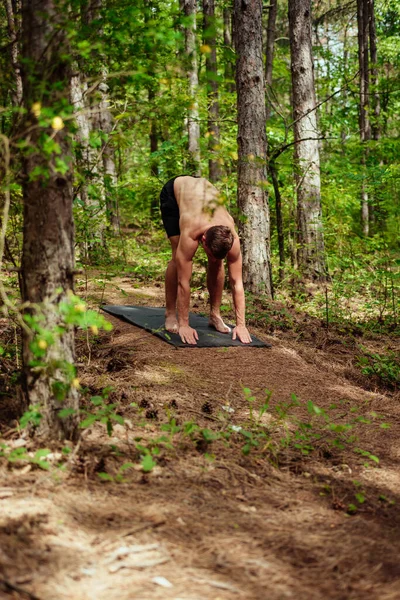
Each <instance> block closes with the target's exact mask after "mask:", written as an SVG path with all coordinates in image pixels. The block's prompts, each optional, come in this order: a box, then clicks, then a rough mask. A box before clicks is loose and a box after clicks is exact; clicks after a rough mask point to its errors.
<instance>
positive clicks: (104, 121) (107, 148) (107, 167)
mask: <svg viewBox="0 0 400 600" xmlns="http://www.w3.org/2000/svg"><path fill="white" fill-rule="evenodd" d="M104 79H105V77H104ZM99 91H100V94H101V95H100V102H99V125H100V130H101V131H102V132H103V133H105V134H106V140H105V142H104V143H103V146H102V162H103V180H104V190H105V196H106V209H107V221H108V223H109V226H110V228H111V231H112V232H113V233H114V234H117V233H119V231H120V222H119V210H118V199H117V183H118V181H117V169H116V167H115V149H114V145H113V139H112V135H111V134H112V131H113V129H114V119H113V116H112V114H111V110H110V96H109V92H108V85H107V84H106V82H105V80H104V81H102V83H101V84H100V86H99Z"/></svg>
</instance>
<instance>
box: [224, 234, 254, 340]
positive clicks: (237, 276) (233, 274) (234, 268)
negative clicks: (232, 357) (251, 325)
mask: <svg viewBox="0 0 400 600" xmlns="http://www.w3.org/2000/svg"><path fill="white" fill-rule="evenodd" d="M229 255H231V256H229ZM227 258H228V273H229V281H230V284H231V290H232V298H233V304H234V306H235V314H236V327H235V328H234V330H233V333H232V339H233V340H235V339H236V337H237V338H238V339H239V340H240V341H241V342H242V343H243V344H249V343H250V342H251V337H250V333H249V332H248V330H247V327H246V320H245V312H246V307H245V298H244V288H243V275H242V253H241V251H240V245H239V240H238V239H237V240H235V242H234V245H233V246H232V250H231V252H230V253H229V254H228V257H227Z"/></svg>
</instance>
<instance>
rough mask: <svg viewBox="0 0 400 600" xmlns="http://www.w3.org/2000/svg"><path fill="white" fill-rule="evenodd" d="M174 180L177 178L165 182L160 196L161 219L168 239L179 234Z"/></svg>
mask: <svg viewBox="0 0 400 600" xmlns="http://www.w3.org/2000/svg"><path fill="white" fill-rule="evenodd" d="M178 177H180V175H178ZM175 179H177V177H174V178H173V179H170V180H169V181H167V183H166V184H165V185H164V187H163V189H162V190H161V194H160V207H161V217H162V222H163V224H164V229H165V231H166V232H167V235H168V237H172V236H173V235H180V233H181V230H180V229H179V206H178V203H177V201H176V198H175V194H174V181H175Z"/></svg>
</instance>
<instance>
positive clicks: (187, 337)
mask: <svg viewBox="0 0 400 600" xmlns="http://www.w3.org/2000/svg"><path fill="white" fill-rule="evenodd" d="M178 334H179V335H180V338H181V340H182V342H183V343H184V344H197V341H196V340H198V339H199V336H198V334H197V331H196V330H195V329H193V328H192V327H190V325H183V326H182V327H179V331H178Z"/></svg>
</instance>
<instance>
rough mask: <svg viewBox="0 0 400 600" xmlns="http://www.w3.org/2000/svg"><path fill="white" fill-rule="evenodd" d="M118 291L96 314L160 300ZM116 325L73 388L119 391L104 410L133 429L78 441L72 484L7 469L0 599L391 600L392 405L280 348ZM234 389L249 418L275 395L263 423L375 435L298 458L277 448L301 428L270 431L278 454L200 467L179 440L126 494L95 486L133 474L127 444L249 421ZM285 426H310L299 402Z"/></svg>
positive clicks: (398, 572) (1, 493) (230, 452)
mask: <svg viewBox="0 0 400 600" xmlns="http://www.w3.org/2000/svg"><path fill="white" fill-rule="evenodd" d="M119 285H120V287H122V288H123V287H125V289H126V290H127V292H128V294H129V295H128V297H124V298H123V299H121V296H120V295H119V293H118V292H113V291H107V292H106V294H105V298H104V299H105V301H106V302H108V303H113V302H114V303H125V304H131V303H132V304H138V303H143V304H148V305H157V304H159V303H161V296H160V290H159V289H158V288H149V289H148V290H143V289H142V290H141V292H140V293H139V292H134V293H133V292H132V291H131V289H130V287H129V284H128V282H124V281H123V280H122V281H121V282H120V284H119ZM110 320H111V321H112V322H113V324H114V326H115V329H114V331H113V332H112V334H111V335H107V336H103V337H101V338H100V343H99V344H96V346H94V347H93V348H92V349H91V354H90V366H89V367H87V362H88V351H87V348H86V347H85V343H84V342H82V343H81V345H80V346H79V354H80V356H78V360H79V361H80V362H81V364H82V365H84V366H82V368H81V379H82V384H83V385H85V386H87V387H89V388H90V390H91V392H92V393H97V392H98V390H101V389H102V388H104V387H105V386H107V385H112V386H113V387H114V389H115V392H113V395H112V396H111V399H112V400H113V401H114V400H115V401H117V402H118V403H119V404H120V412H121V414H122V415H123V416H124V417H125V418H126V419H127V421H126V423H127V427H128V430H126V429H125V427H123V426H121V425H117V426H116V427H115V429H114V431H113V434H112V437H111V438H107V436H106V435H105V430H104V426H102V425H100V424H98V425H95V426H94V427H93V428H92V429H91V430H90V431H89V432H85V434H84V439H83V441H82V444H81V446H80V448H79V450H78V451H77V453H76V456H75V457H74V458H73V460H71V464H72V465H73V469H72V472H71V471H69V472H68V473H66V474H59V475H58V476H57V475H56V476H54V475H53V476H52V475H50V476H49V474H47V473H42V472H38V471H37V470H30V471H29V472H26V471H27V469H26V468H25V469H22V471H21V469H15V468H11V467H10V468H9V469H8V470H7V471H6V470H3V473H2V476H3V477H2V484H1V485H2V487H1V488H0V508H1V512H0V598H4V599H6V598H11V597H14V598H21V599H22V598H29V597H30V598H32V597H33V596H32V594H33V595H35V596H36V597H37V598H40V599H41V600H55V599H57V600H64V599H67V598H68V599H71V598H73V599H77V600H89V599H90V600H128V599H129V600H131V599H133V598H135V600H158V599H163V600H164V599H165V600H169V599H171V600H172V599H174V600H217V599H221V600H228V599H238V600H240V599H243V600H253V599H254V600H264V599H265V600H266V599H268V600H281V599H284V598H293V599H296V600H298V599H300V600H303V599H304V600H313V599H315V600H317V599H318V600H319V599H321V598H327V599H332V600H333V599H335V600H349V599H357V600H358V599H364V598H365V600H367V599H368V600H373V599H377V600H378V599H379V600H395V599H397V598H400V561H399V556H400V554H399V551H400V535H399V533H400V517H399V513H398V505H399V502H400V494H399V489H400V487H399V483H400V482H399V479H400V476H399V469H398V462H399V457H400V435H399V434H400V408H399V405H398V401H397V402H396V401H395V398H394V397H393V396H389V395H384V394H381V393H377V392H375V393H374V392H371V391H366V390H365V389H363V388H362V387H360V386H357V385H355V384H352V383H351V381H349V379H347V378H346V377H345V373H346V369H345V366H344V363H343V361H340V360H338V359H337V357H336V356H335V355H333V354H331V353H330V352H329V351H317V350H313V349H310V348H309V347H308V348H305V346H304V345H302V344H300V343H299V342H296V340H294V339H288V338H285V337H284V336H282V337H281V339H280V338H279V336H275V337H266V336H265V334H264V333H263V332H262V331H260V330H258V331H257V335H259V336H260V337H264V338H265V339H267V341H270V342H271V343H272V344H273V347H272V349H249V348H229V349H223V350H219V349H218V350H215V349H183V350H176V349H174V348H173V347H172V346H169V345H168V344H165V343H164V342H162V341H161V340H159V339H157V338H155V337H153V336H152V335H150V334H148V333H146V332H143V331H142V330H139V329H137V328H135V327H133V326H130V325H127V324H124V323H122V322H119V321H117V320H116V319H113V318H110ZM85 365H86V366H85ZM243 387H248V388H250V389H251V390H252V392H253V393H254V395H255V397H256V400H255V404H259V403H262V401H263V399H264V398H265V392H264V390H265V389H268V390H270V391H272V392H273V396H272V400H271V411H272V408H273V407H276V406H278V405H280V404H282V403H284V402H288V401H289V400H290V398H291V394H296V396H297V398H298V399H299V400H300V401H308V400H311V401H313V402H314V403H315V404H317V405H318V406H319V407H321V408H325V409H328V407H329V406H331V405H332V404H336V405H337V407H338V408H337V409H334V414H335V418H336V420H335V422H336V423H337V422H340V419H342V421H343V422H347V421H348V419H349V415H351V414H356V415H361V414H362V415H364V417H365V418H368V420H370V421H371V423H370V424H362V423H361V424H360V425H359V426H358V425H357V436H358V438H359V441H358V442H357V444H353V445H351V446H350V445H349V447H346V448H344V449H343V450H338V451H336V450H332V448H330V447H328V446H327V445H324V442H323V441H322V442H321V441H320V440H318V439H317V438H316V440H315V447H316V450H315V451H314V452H311V453H310V455H306V456H304V455H302V453H301V452H299V451H297V452H296V451H295V450H294V449H293V448H288V449H287V450H285V449H282V447H281V446H279V444H282V442H280V439H281V438H284V437H285V433H287V431H288V430H289V431H293V435H294V434H295V427H296V425H295V421H294V420H293V419H292V420H291V419H288V420H287V424H286V425H285V426H284V425H283V424H282V422H279V423H277V424H275V425H274V423H272V422H271V427H274V428H275V429H274V431H275V433H274V437H273V440H274V444H276V445H277V452H276V453H274V452H272V451H271V452H267V453H265V452H264V454H263V452H262V448H258V449H256V450H255V451H254V452H252V453H250V455H249V456H245V455H243V453H242V452H241V444H240V443H239V442H234V441H233V440H232V442H230V443H229V444H224V443H223V442H222V441H217V442H214V443H213V444H212V445H211V446H210V447H208V446H207V453H206V454H205V453H204V452H203V451H202V448H201V445H200V444H197V445H196V444H193V443H192V442H190V443H189V441H186V442H185V441H183V442H179V443H178V445H177V446H176V447H174V448H173V449H171V450H170V451H168V452H161V454H160V457H159V458H158V459H157V462H158V465H157V467H155V468H154V469H153V471H152V472H151V473H148V474H146V473H143V472H142V470H141V469H140V465H138V464H136V466H135V467H134V468H132V469H129V470H128V471H127V473H126V477H125V479H126V481H125V482H122V483H116V482H115V481H108V482H101V481H100V479H99V477H98V475H97V472H99V471H103V472H107V473H111V474H113V475H114V477H115V475H116V474H118V469H119V467H120V465H121V464H123V463H124V462H126V460H132V456H135V451H134V450H133V449H132V440H133V437H134V436H136V437H139V436H141V437H145V438H146V437H147V438H149V437H155V436H160V435H162V432H161V431H160V424H162V423H166V422H167V421H168V417H169V418H171V414H173V415H174V417H175V418H176V421H177V423H180V424H182V423H187V422H188V421H189V420H193V421H195V422H196V423H198V424H199V426H200V427H202V428H209V429H210V430H211V429H213V428H214V427H216V426H218V425H220V420H221V418H225V419H229V421H230V422H231V423H232V424H234V425H237V426H238V427H239V426H241V425H243V423H247V422H248V421H249V403H248V402H247V401H246V400H244V396H243ZM132 402H134V403H135V404H136V405H137V407H132V406H131V403H132ZM138 407H139V408H138ZM271 411H268V412H267V413H266V414H265V415H264V416H263V417H262V419H263V420H264V421H266V422H268V419H269V420H271V419H272V417H271V414H272V413H271ZM274 414H275V413H274ZM293 414H294V415H295V416H296V418H297V419H298V420H300V421H301V420H302V419H306V417H307V411H306V409H305V405H304V403H302V404H301V405H300V406H296V407H294V408H293ZM221 415H222V416H221ZM138 421H142V422H143V421H144V422H145V423H146V426H145V427H141V428H140V427H138ZM382 422H389V423H390V425H391V427H390V429H383V428H381V427H380V424H381V423H382ZM285 427H286V430H285ZM279 428H281V430H280V429H279ZM296 431H297V430H296ZM317 434H318V432H316V435H317ZM242 445H243V444H242ZM355 446H357V447H358V446H359V447H361V448H363V449H366V450H369V451H370V452H371V453H373V454H374V455H378V456H379V458H380V464H379V466H378V467H376V466H374V462H373V461H371V460H369V461H367V462H368V464H369V466H368V467H365V466H363V463H364V462H365V460H364V459H361V460H360V455H359V454H357V453H355V452H354V447H355ZM211 453H212V454H214V458H213V460H209V458H208V457H207V455H208V454H211ZM274 456H275V457H276V460H275V461H274V460H273V457H274ZM271 457H272V458H271ZM134 462H135V461H134ZM277 462H279V468H277V466H276V463H277ZM136 463H138V461H137V459H136ZM355 494H361V495H362V497H363V498H364V501H363V502H358V501H357V500H355ZM359 499H360V500H361V499H362V498H361V496H360V495H359ZM393 502H395V503H397V504H393ZM352 503H353V504H355V505H357V510H356V512H355V514H349V511H348V507H349V504H352ZM2 580H3V581H4V580H6V581H7V582H8V583H9V584H11V585H12V586H14V588H22V589H23V590H25V591H28V590H29V593H30V594H31V596H29V595H25V594H24V593H22V592H21V591H16V590H15V589H14V591H13V592H12V591H11V588H10V587H9V588H7V584H5V583H3V584H2V583H1V581H2Z"/></svg>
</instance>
